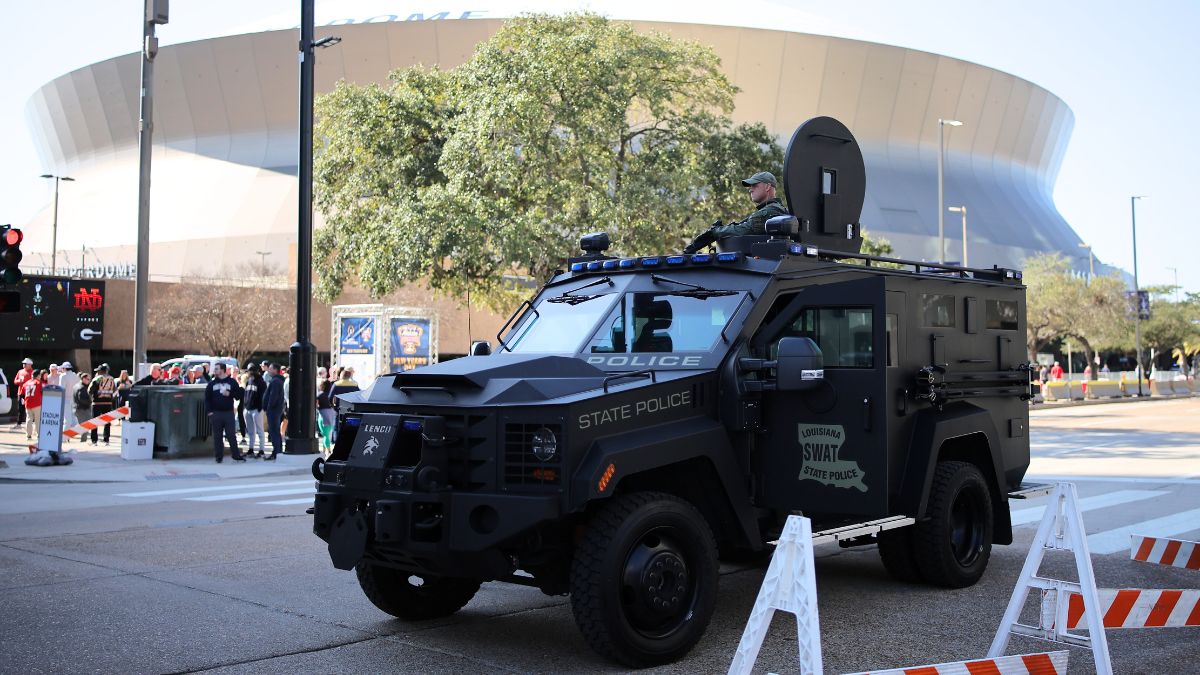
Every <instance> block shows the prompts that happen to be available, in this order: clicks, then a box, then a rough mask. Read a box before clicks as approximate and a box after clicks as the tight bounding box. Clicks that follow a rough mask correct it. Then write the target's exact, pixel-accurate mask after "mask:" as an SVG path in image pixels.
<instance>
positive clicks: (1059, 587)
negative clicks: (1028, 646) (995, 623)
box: [988, 483, 1113, 675]
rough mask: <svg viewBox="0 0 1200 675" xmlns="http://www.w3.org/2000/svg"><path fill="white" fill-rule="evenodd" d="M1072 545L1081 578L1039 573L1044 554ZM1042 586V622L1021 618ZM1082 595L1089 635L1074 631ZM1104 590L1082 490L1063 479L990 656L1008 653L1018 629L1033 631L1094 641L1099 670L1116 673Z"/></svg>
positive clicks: (1043, 636) (1087, 643) (1075, 641)
mask: <svg viewBox="0 0 1200 675" xmlns="http://www.w3.org/2000/svg"><path fill="white" fill-rule="evenodd" d="M1053 550H1057V551H1071V552H1072V553H1074V554H1075V571H1076V573H1078V575H1079V581H1078V582H1074V581H1063V580H1061V579H1050V578H1046V577H1040V576H1038V571H1039V569H1040V568H1041V566H1042V558H1043V557H1044V556H1045V554H1046V551H1053ZM1035 588H1036V589H1039V590H1040V591H1041V593H1042V603H1041V611H1040V612H1039V613H1038V625H1036V626H1031V625H1028V624H1023V623H1021V621H1020V619H1021V610H1022V609H1024V607H1025V601H1026V599H1027V598H1028V597H1029V591H1031V590H1033V589H1035ZM1071 595H1075V596H1079V598H1080V600H1081V605H1082V606H1083V607H1085V608H1087V610H1088V611H1086V612H1083V615H1084V617H1085V618H1086V622H1085V627H1086V628H1087V630H1088V635H1086V636H1084V635H1078V634H1075V633H1069V632H1068V626H1067V622H1066V621H1065V620H1062V619H1065V618H1066V616H1067V607H1068V599H1069V597H1070V596H1071ZM1101 616H1102V614H1101V611H1100V596H1099V594H1098V593H1097V592H1096V575H1095V574H1093V573H1092V558H1091V554H1090V553H1089V552H1088V546H1087V531H1086V530H1085V529H1084V527H1083V516H1082V515H1080V513H1079V496H1078V495H1077V494H1076V492H1075V485H1074V484H1072V483H1059V484H1058V485H1056V486H1054V491H1053V492H1052V493H1050V503H1049V504H1048V505H1047V506H1046V514H1045V515H1044V516H1043V517H1042V523H1041V525H1039V526H1038V530H1037V534H1035V535H1034V537H1033V544H1032V545H1031V546H1030V548H1029V556H1028V557H1026V558H1025V566H1024V567H1023V568H1021V576H1020V577H1018V578H1017V585H1016V588H1014V589H1013V594H1012V597H1011V598H1010V599H1009V601H1008V609H1007V610H1005V612H1004V619H1003V620H1002V621H1001V622H1000V629H999V630H998V631H997V632H996V637H995V639H993V640H992V646H991V649H989V650H988V656H989V657H993V658H994V657H998V656H1003V655H1004V652H1005V650H1006V649H1008V640H1009V638H1010V637H1011V636H1012V635H1013V634H1014V633H1015V634H1017V635H1025V636H1028V637H1033V638H1038V639H1040V640H1046V641H1048V642H1057V643H1060V644H1066V645H1076V646H1080V647H1090V648H1091V650H1092V658H1093V659H1094V660H1095V663H1096V673H1097V675H1112V672H1113V670H1112V663H1111V661H1110V659H1109V656H1108V641H1107V640H1106V639H1105V637H1104V625H1103V624H1102V623H1101V621H1100V617H1101Z"/></svg>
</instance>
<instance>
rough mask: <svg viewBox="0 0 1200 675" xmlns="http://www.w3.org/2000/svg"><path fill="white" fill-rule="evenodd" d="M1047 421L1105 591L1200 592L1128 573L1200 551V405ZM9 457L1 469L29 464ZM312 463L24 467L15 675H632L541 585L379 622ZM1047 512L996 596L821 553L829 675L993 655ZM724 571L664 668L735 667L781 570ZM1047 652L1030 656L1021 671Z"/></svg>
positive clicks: (776, 626)
mask: <svg viewBox="0 0 1200 675" xmlns="http://www.w3.org/2000/svg"><path fill="white" fill-rule="evenodd" d="M1031 417H1032V423H1031V440H1032V447H1033V454H1034V459H1033V462H1032V465H1031V467H1030V471H1029V480H1045V481H1058V480H1063V481H1071V482H1073V483H1075V484H1076V486H1077V489H1078V492H1079V495H1080V498H1081V509H1082V510H1083V517H1084V521H1085V526H1086V530H1087V534H1088V541H1089V546H1090V547H1091V548H1092V563H1093V566H1094V569H1095V573H1096V577H1097V580H1098V583H1099V585H1100V586H1101V587H1107V588H1200V572H1195V571H1188V570H1184V569H1179V568H1169V567H1164V566H1159V565H1149V564H1145V563H1139V562H1133V561H1130V560H1129V535H1130V534H1131V533H1136V534H1148V535H1159V536H1174V537H1181V538H1184V539H1191V540H1197V539H1198V538H1200V398H1192V399H1180V400H1169V401H1151V402H1138V403H1120V404H1113V405H1100V406H1080V407H1071V408H1058V409H1053V408H1041V409H1038V410H1035V411H1034V412H1033V413H1032V416H1031ZM5 440H9V439H6V438H3V437H0V452H3V453H7V454H4V457H5V459H6V460H7V461H8V463H9V464H10V465H12V464H13V462H14V458H15V457H17V455H15V454H12V453H14V446H11V445H10V446H9V447H7V449H5V448H4V447H3V442H4V441H5ZM13 440H14V442H15V436H14V439H13ZM115 461H117V462H119V459H116V460H115ZM82 465H83V463H82V462H81V466H82ZM95 466H99V465H95ZM218 466H219V467H220V468H219V471H218V469H217V468H216V467H218ZM306 467H307V462H306V461H303V462H301V461H293V462H292V463H284V464H280V465H277V466H273V467H267V466H266V465H264V464H262V463H257V464H255V463H250V464H248V465H243V464H236V465H234V464H231V463H230V462H229V461H228V460H227V461H226V463H225V464H222V465H213V464H212V463H211V460H208V462H207V463H206V464H203V465H200V464H196V465H194V467H192V468H189V469H188V470H186V471H176V472H173V473H171V472H168V473H164V472H163V471H161V470H160V469H155V470H151V471H148V472H145V471H144V472H142V473H141V474H138V475H136V476H134V478H132V479H126V480H121V481H117V480H113V478H115V477H117V476H118V473H116V471H117V470H116V468H113V469H112V470H110V472H109V473H104V471H105V469H104V468H103V467H102V466H101V467H100V468H95V469H87V468H86V467H85V470H87V471H92V473H85V474H80V475H83V476H84V477H85V480H82V481H80V482H34V481H29V480H18V479H14V476H15V475H17V473H18V472H16V471H15V467H12V468H10V469H0V588H2V589H3V597H4V611H3V612H2V613H0V655H3V658H0V672H13V673H39V672H54V673H75V672H80V673H83V672H121V673H143V672H147V673H163V672H217V673H294V672H319V673H372V672H413V673H449V672H454V673H463V672H489V673H491V672H513V673H523V672H619V671H620V669H619V668H616V667H614V666H613V665H612V664H610V663H608V662H606V661H604V660H602V659H600V658H599V657H597V656H596V655H595V654H594V653H593V652H592V651H591V650H590V649H588V647H587V646H586V645H585V644H584V642H583V639H582V638H581V637H580V634H579V632H578V631H577V629H576V627H575V623H574V620H573V618H572V616H571V611H570V604H569V602H568V600H567V599H566V598H564V597H549V596H546V595H543V594H542V593H541V592H539V591H538V590H536V589H530V588H522V587H515V586H510V585H505V584H498V583H491V584H485V585H484V586H483V588H482V589H481V591H480V592H479V594H478V595H477V596H476V597H475V599H474V600H472V601H471V602H470V603H469V604H468V605H467V606H466V607H465V608H464V609H463V610H462V611H461V612H459V613H458V614H456V615H454V616H453V617H450V618H447V619H442V620H435V621H426V622H404V621H398V620H395V619H392V618H391V617H389V616H387V615H385V614H384V613H382V612H380V611H379V610H377V609H376V608H375V607H374V606H372V605H371V604H370V602H368V601H367V599H366V598H365V597H364V596H363V594H362V592H361V591H360V590H359V588H358V585H357V582H356V581H355V578H354V575H353V574H352V573H348V572H341V571H338V570H336V569H334V568H333V566H332V565H331V564H330V562H329V557H328V554H327V552H326V550H325V547H324V545H323V542H321V541H320V540H319V539H317V538H316V537H314V536H313V535H312V534H311V529H310V528H311V517H310V516H306V515H305V514H304V510H305V508H307V506H308V505H309V504H310V503H311V498H310V495H311V493H312V491H313V482H312V480H311V479H310V478H308V477H306V475H307V468H306ZM73 468H75V467H51V468H48V469H44V470H43V471H47V472H49V471H61V472H64V473H60V474H54V475H52V474H49V473H47V474H46V476H51V477H57V478H56V479H57V480H61V479H62V478H61V477H62V476H67V477H69V479H70V478H71V477H72V475H71V474H69V473H66V472H69V471H70V470H71V469H73ZM239 472H241V473H239ZM143 474H144V475H143ZM124 475H133V474H130V473H129V472H128V471H126V472H125V474H124ZM106 476H107V478H105V477H106ZM1045 503H1046V499H1045V498H1038V499H1031V500H1025V501H1018V502H1013V504H1012V511H1013V517H1014V522H1015V523H1016V524H1017V529H1016V541H1015V542H1014V544H1013V545H1012V546H1005V547H997V548H995V549H994V550H993V554H992V562H991V565H990V567H989V569H988V572H987V574H986V575H985V576H984V578H983V580H982V581H981V582H980V583H979V584H977V585H976V586H974V587H972V588H967V589H962V590H956V591H947V590H942V589H934V588H929V587H923V586H913V585H906V584H902V583H899V582H896V581H893V580H892V579H891V578H890V577H888V576H887V574H886V573H885V572H884V570H883V567H882V565H881V564H880V562H879V557H878V555H877V553H876V551H875V549H874V547H873V546H869V547H860V548H852V549H839V548H838V547H836V546H823V547H820V548H818V549H817V552H816V557H817V560H816V570H817V586H818V599H819V614H820V624H821V637H822V649H823V654H824V660H825V669H826V672H830V673H834V672H855V671H861V670H867V669H879V668H884V667H898V666H912V665H919V664H925V663H937V662H943V661H953V660H959V659H963V658H975V657H982V656H983V655H984V654H985V653H986V652H987V649H988V645H989V644H990V642H991V640H992V637H993V635H994V634H995V632H996V629H997V626H998V624H999V622H1000V618H1001V616H1002V615H1003V613H1004V608H1005V605H1006V604H1007V602H1008V599H1009V596H1010V594H1011V593H1012V590H1013V584H1014V583H1015V581H1016V578H1017V575H1018V572H1019V571H1020V568H1021V565H1022V563H1023V562H1024V559H1025V556H1026V554H1027V553H1028V550H1029V544H1030V540H1031V538H1032V536H1033V534H1034V531H1035V529H1036V527H1037V524H1038V522H1039V521H1040V518H1041V515H1042V509H1043V507H1044V505H1045ZM1072 565H1073V564H1072V562H1071V559H1070V557H1069V555H1067V554H1062V553H1056V554H1053V555H1051V556H1049V557H1048V559H1047V563H1046V564H1045V565H1044V566H1043V572H1045V573H1048V574H1053V575H1059V574H1061V575H1064V576H1062V577H1061V578H1073V574H1074V573H1073V567H1072ZM722 571H723V574H722V577H721V585H720V591H719V598H718V610H717V613H716V615H715V616H714V619H713V622H712V624H711V626H710V627H709V630H708V632H707V634H706V635H705V637H704V639H703V640H702V641H701V643H700V644H699V645H698V646H697V647H696V649H695V650H694V651H693V652H692V653H691V654H689V655H688V656H687V657H686V658H685V659H684V660H683V661H681V662H679V663H677V664H674V665H672V666H670V667H666V668H661V669H658V671H657V672H669V673H698V672H703V673H714V672H724V671H725V670H726V669H727V668H728V667H729V664H730V661H731V659H732V656H733V653H734V651H735V649H736V647H737V644H738V641H739V639H740V638H741V634H742V629H743V627H744V625H745V623H746V619H747V617H748V616H749V613H750V609H751V607H752V605H753V603H754V599H755V596H756V594H757V592H758V588H759V585H760V584H761V583H762V580H763V574H764V569H763V568H761V567H735V566H725V567H723V570H722ZM1030 607H1031V608H1032V605H1030ZM795 623H796V622H795V620H794V619H793V618H792V617H790V616H789V615H786V614H777V615H776V618H775V620H774V622H773V623H772V627H771V631H770V633H769V634H768V636H767V638H766V641H765V643H764V645H763V648H762V651H761V654H760V657H759V660H758V662H757V666H756V668H755V672H766V671H768V670H770V671H773V672H780V673H783V672H796V670H797V665H798V663H797V646H796V627H795ZM1107 637H1108V642H1109V649H1110V652H1111V655H1112V659H1113V663H1114V666H1115V667H1116V670H1117V672H1121V673H1186V672H1195V670H1196V663H1197V662H1200V634H1198V633H1197V629H1195V628H1173V629H1172V628H1164V629H1145V630H1110V631H1108V632H1107ZM1049 648H1051V646H1048V645H1044V644H1043V643H1039V642H1036V641H1033V640H1030V639H1027V638H1013V641H1012V643H1011V645H1010V648H1009V651H1008V653H1010V654H1018V653H1027V652H1035V651H1042V650H1044V649H1049ZM1071 652H1072V653H1071V667H1070V672H1071V673H1090V672H1094V669H1093V667H1092V663H1091V654H1090V652H1088V651H1087V650H1083V649H1078V648H1073V649H1072V650H1071Z"/></svg>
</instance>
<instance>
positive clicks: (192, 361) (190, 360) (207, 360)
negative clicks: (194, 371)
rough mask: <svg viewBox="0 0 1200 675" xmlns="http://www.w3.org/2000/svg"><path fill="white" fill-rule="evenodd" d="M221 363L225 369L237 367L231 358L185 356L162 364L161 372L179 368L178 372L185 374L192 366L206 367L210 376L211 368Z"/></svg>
mask: <svg viewBox="0 0 1200 675" xmlns="http://www.w3.org/2000/svg"><path fill="white" fill-rule="evenodd" d="M218 363H223V364H225V368H227V369H228V368H232V367H234V366H237V365H238V362H237V359H235V358H233V357H232V356H208V355H206V354H187V355H185V356H179V357H176V358H173V359H167V360H166V361H163V362H162V367H163V370H170V369H171V367H172V366H179V370H180V372H184V373H186V372H187V371H188V370H190V369H191V367H192V366H200V365H207V366H208V372H209V374H210V375H211V374H212V372H213V366H214V365H216V364H218Z"/></svg>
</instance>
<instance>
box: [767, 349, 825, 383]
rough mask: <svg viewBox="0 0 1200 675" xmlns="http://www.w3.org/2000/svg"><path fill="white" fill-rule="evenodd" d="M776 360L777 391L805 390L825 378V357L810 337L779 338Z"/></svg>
mask: <svg viewBox="0 0 1200 675" xmlns="http://www.w3.org/2000/svg"><path fill="white" fill-rule="evenodd" d="M776 362H777V364H776V366H775V387H776V389H777V390H778V391H807V390H809V389H815V388H816V387H817V386H819V385H820V384H821V382H823V381H824V380H825V357H823V356H822V355H821V348H820V347H818V346H817V343H815V342H813V341H812V339H811V338H806V337H785V338H782V339H781V340H779V353H778V355H777V357H776Z"/></svg>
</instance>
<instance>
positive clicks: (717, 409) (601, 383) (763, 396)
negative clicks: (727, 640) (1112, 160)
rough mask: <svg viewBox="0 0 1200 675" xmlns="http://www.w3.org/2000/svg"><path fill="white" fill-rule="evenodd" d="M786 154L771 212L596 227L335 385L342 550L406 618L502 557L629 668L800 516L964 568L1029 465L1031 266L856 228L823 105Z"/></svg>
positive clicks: (321, 510) (692, 619)
mask: <svg viewBox="0 0 1200 675" xmlns="http://www.w3.org/2000/svg"><path fill="white" fill-rule="evenodd" d="M784 170H785V176H786V182H785V186H784V187H785V193H786V197H787V202H788V205H789V212H790V214H791V215H786V216H777V217H775V218H772V219H771V220H770V221H768V222H767V225H766V230H767V234H766V235H754V236H745V237H734V238H729V239H725V240H723V241H721V242H719V243H718V250H717V251H715V252H707V253H695V254H690V255H673V254H672V255H651V256H641V257H613V256H609V255H607V253H606V251H607V249H608V243H609V242H608V237H607V235H605V234H602V233H600V234H596V235H589V236H587V237H584V238H583V240H582V242H581V245H582V248H583V249H584V253H583V254H582V255H581V256H579V257H576V258H572V259H570V261H569V263H568V265H567V269H565V270H563V271H561V272H559V273H556V274H555V275H554V276H553V277H552V278H551V279H550V280H549V281H548V282H547V283H546V284H545V286H544V287H542V288H541V289H540V290H539V291H538V292H537V294H536V295H535V296H534V297H533V298H532V299H530V300H528V301H526V302H524V303H523V304H522V305H521V307H520V308H518V309H517V311H516V312H515V313H514V314H513V316H512V317H511V318H510V319H509V322H508V323H507V324H506V326H505V328H504V329H502V330H501V332H500V334H499V335H497V340H498V344H497V345H495V347H494V348H493V347H490V346H488V345H486V343H484V344H481V345H480V348H479V349H478V350H477V351H478V352H480V353H478V354H475V355H472V356H468V357H465V358H461V359H457V360H454V361H449V362H445V363H441V364H436V365H432V366H429V367H425V368H419V369H416V370H412V371H408V372H403V373H393V374H389V375H385V376H382V377H380V378H379V379H378V380H377V381H376V382H375V383H374V385H373V386H371V387H370V388H369V389H366V390H365V391H362V392H358V393H354V394H348V395H344V396H342V397H341V399H340V401H341V410H340V412H339V422H338V425H339V426H338V437H337V442H336V444H335V447H334V449H333V452H332V455H331V456H330V457H329V459H328V460H320V459H319V460H317V462H316V463H314V465H313V473H314V475H316V477H317V479H318V481H319V484H318V491H317V494H316V501H315V505H314V510H313V513H314V522H313V530H314V532H315V534H316V535H317V536H318V537H320V538H322V539H324V540H325V541H327V542H328V544H329V553H330V557H331V558H332V561H333V564H334V565H335V566H336V567H338V568H340V569H346V570H350V569H353V570H355V572H356V574H357V577H358V581H359V583H360V585H361V587H362V589H363V592H364V593H365V594H366V595H367V597H368V598H369V599H370V600H371V601H372V602H373V603H374V604H375V605H376V606H377V607H379V608H380V609H382V610H383V611H385V612H387V613H389V614H392V615H394V616H397V617H401V618H404V619H426V618H433V617H438V616H445V615H448V614H451V613H453V612H456V611H457V610H459V609H460V608H461V607H462V606H464V605H465V604H466V603H467V602H469V601H470V600H471V598H472V596H473V595H474V594H475V593H476V591H477V590H478V589H479V586H480V584H481V583H482V582H486V581H505V582H511V583H516V584H523V585H527V586H535V587H537V588H540V589H541V590H542V591H543V592H545V593H548V594H555V595H559V594H569V595H570V598H571V606H572V609H573V611H574V615H575V620H576V623H577V624H578V627H579V629H580V631H581V632H582V633H583V635H584V637H585V639H586V641H587V642H588V644H589V645H590V646H591V647H592V648H593V649H595V650H596V651H597V652H599V653H600V654H602V655H604V656H606V657H609V658H611V659H614V660H616V661H618V662H620V663H622V664H625V665H627V666H633V667H640V666H649V665H655V664H661V663H665V662H669V661H672V660H675V659H678V658H679V657H681V656H682V655H684V654H685V653H686V652H687V651H688V650H689V649H690V648H691V647H692V646H693V645H694V644H695V643H696V642H697V641H698V640H699V639H700V638H701V636H702V635H703V633H704V631H705V629H706V628H707V625H708V623H709V619H710V618H711V616H712V613H713V610H714V605H715V601H716V596H717V593H716V591H717V580H718V574H717V572H718V560H719V559H720V558H722V557H725V556H731V557H732V556H743V557H745V556H750V557H753V556H754V555H755V554H756V553H758V552H763V551H767V550H769V549H770V546H771V544H770V543H771V542H773V541H774V540H775V539H777V538H778V536H779V533H780V531H781V528H782V525H783V523H784V521H785V519H786V518H787V516H788V515H789V514H796V513H801V514H803V515H805V516H808V517H809V518H811V519H812V520H813V524H814V530H819V531H826V532H828V531H831V530H832V531H838V532H857V533H860V534H858V535H857V536H854V537H849V538H843V539H842V541H841V543H842V544H843V545H857V544H877V545H878V549H879V553H880V557H881V558H882V562H883V566H884V567H885V568H886V569H887V571H888V572H890V573H891V574H892V575H893V576H895V577H897V578H899V579H902V580H904V581H911V582H919V583H928V584H934V585H941V586H947V587H963V586H969V585H971V584H974V583H975V582H976V581H977V580H978V579H979V578H980V576H981V575H982V574H983V572H984V569H985V567H986V566H987V563H988V557H989V554H990V551H991V547H992V545H993V544H1008V543H1011V541H1012V526H1011V522H1010V517H1009V509H1008V499H1009V495H1010V493H1012V492H1014V491H1016V490H1018V489H1019V486H1020V483H1021V480H1022V478H1023V477H1024V474H1025V471H1026V468H1027V467H1028V464H1029V439H1028V435H1027V431H1028V420H1029V414H1028V408H1027V403H1026V401H1027V400H1028V398H1029V397H1030V385H1029V365H1028V364H1027V362H1026V358H1025V356H1026V355H1025V349H1024V340H1023V336H1024V334H1025V288H1024V286H1023V285H1022V282H1021V273H1020V272H1019V271H1016V270H1011V269H1003V268H992V269H972V268H966V267H959V266H954V265H946V264H936V263H925V262H914V261H906V260H899V259H894V258H881V257H876V256H871V255H865V254H862V253H860V252H859V251H860V244H861V241H862V233H861V231H860V225H859V216H860V214H861V209H862V204H863V200H864V196H865V190H866V175H865V169H864V164H863V159H862V154H861V151H860V150H859V147H858V144H857V142H856V141H855V139H854V137H853V136H852V135H851V133H850V131H849V130H848V129H847V128H846V127H845V126H844V125H842V124H841V123H840V122H838V121H836V120H834V119H832V118H829V117H818V118H815V119H812V120H810V121H808V122H806V123H805V124H804V125H802V126H801V127H800V128H799V129H798V130H797V131H796V132H795V134H794V136H793V137H792V139H791V142H790V143H789V146H788V150H787V154H786V158H785V169H784ZM849 525H854V526H856V527H854V528H847V527H846V526H849ZM900 526H903V527H900Z"/></svg>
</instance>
